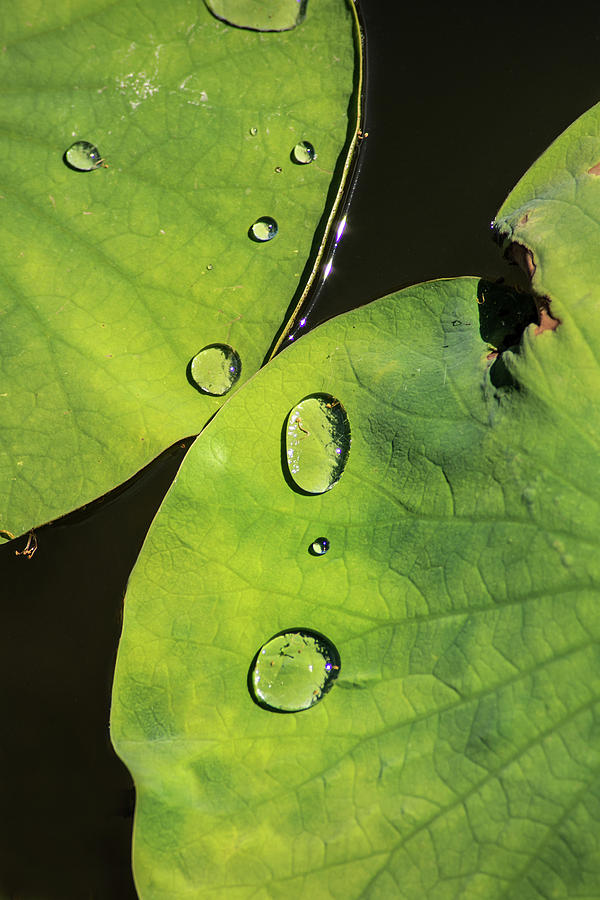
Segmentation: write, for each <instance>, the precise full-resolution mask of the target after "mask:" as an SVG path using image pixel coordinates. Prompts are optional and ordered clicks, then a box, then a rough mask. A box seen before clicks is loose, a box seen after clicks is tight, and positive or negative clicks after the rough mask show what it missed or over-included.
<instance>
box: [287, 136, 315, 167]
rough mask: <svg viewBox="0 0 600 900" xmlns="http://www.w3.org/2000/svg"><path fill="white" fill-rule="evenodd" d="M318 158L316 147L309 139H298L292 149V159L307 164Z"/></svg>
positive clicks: (303, 164) (302, 164)
mask: <svg viewBox="0 0 600 900" xmlns="http://www.w3.org/2000/svg"><path fill="white" fill-rule="evenodd" d="M316 158H317V154H316V152H315V148H314V147H313V145H312V144H311V143H310V142H309V141H298V143H297V144H296V146H295V147H294V149H293V150H292V159H293V161H294V162H297V163H299V164H300V165H301V166H306V165H307V164H308V163H311V162H312V161H313V160H314V159H316Z"/></svg>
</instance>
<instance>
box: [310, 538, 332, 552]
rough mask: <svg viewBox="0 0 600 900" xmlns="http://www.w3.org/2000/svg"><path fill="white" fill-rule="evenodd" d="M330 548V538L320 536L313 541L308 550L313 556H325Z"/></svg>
mask: <svg viewBox="0 0 600 900" xmlns="http://www.w3.org/2000/svg"><path fill="white" fill-rule="evenodd" d="M328 550H329V540H328V538H326V537H319V538H317V539H316V540H314V541H313V542H312V544H311V545H310V547H309V548H308V552H309V553H311V554H312V555H313V556H323V554H324V553H327V551H328Z"/></svg>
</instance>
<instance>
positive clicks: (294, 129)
mask: <svg viewBox="0 0 600 900" xmlns="http://www.w3.org/2000/svg"><path fill="white" fill-rule="evenodd" d="M59 7H60V8H59ZM0 17H1V19H2V22H1V26H2V34H3V45H4V46H3V53H2V54H1V57H2V58H1V60H0V66H1V68H2V85H3V93H2V99H1V100H0V104H1V110H2V113H1V114H2V120H3V130H2V136H1V137H0V143H1V147H2V159H3V167H2V185H1V188H0V204H1V205H2V210H3V214H4V215H3V218H4V221H5V223H6V227H5V229H4V231H3V236H2V239H1V241H0V266H1V268H2V272H3V278H2V285H1V286H0V313H1V315H0V340H1V341H2V347H3V350H2V364H1V382H0V425H1V428H2V436H3V443H2V448H1V450H0V484H1V485H2V496H3V502H2V504H0V530H4V529H5V530H6V531H8V532H13V533H20V532H22V531H24V530H26V529H27V528H30V527H31V526H33V525H35V524H39V523H41V522H43V521H45V520H48V519H51V518H54V517H56V516H58V515H60V514H62V513H65V512H67V511H68V510H70V509H73V508H74V507H77V506H80V505H81V504H84V503H86V502H87V501H89V500H91V499H93V498H94V497H97V496H98V495H100V494H103V493H105V492H106V491H107V490H109V489H111V488H113V487H114V486H115V485H116V484H118V483H120V482H122V481H124V480H125V479H127V478H128V477H129V476H131V475H132V474H133V473H134V472H136V471H137V470H138V469H140V468H141V467H142V466H143V465H144V464H145V463H147V462H148V461H149V460H151V459H153V458H154V457H155V456H156V455H157V454H158V453H159V452H160V451H161V450H163V449H164V448H165V447H166V446H168V445H169V444H171V443H172V442H174V441H175V440H177V439H179V438H181V437H182V436H184V435H189V434H195V433H197V432H198V431H200V430H201V428H202V427H203V425H204V424H205V423H206V421H207V420H208V419H209V418H210V417H211V416H212V415H213V414H214V412H215V411H216V410H217V409H218V407H219V405H220V404H221V403H222V397H221V396H214V395H211V394H210V392H204V393H203V392H201V391H199V390H198V387H197V385H196V383H195V382H194V379H193V377H191V374H190V365H191V361H192V359H193V358H194V357H195V356H196V354H198V352H199V351H201V350H202V349H204V348H205V347H207V346H213V345H215V344H218V345H226V346H228V347H231V348H232V349H233V350H234V351H235V352H236V353H238V354H239V357H240V360H241V376H240V381H239V382H238V383H239V384H241V383H243V381H244V380H245V379H247V378H248V377H249V376H250V375H252V373H253V372H255V371H256V370H257V369H258V368H259V366H260V365H261V364H262V362H263V360H264V359H265V357H266V355H267V354H268V351H269V347H270V345H271V342H272V340H273V336H274V334H275V332H276V331H277V329H278V328H279V327H280V326H281V323H282V321H283V320H284V319H285V315H286V310H287V309H288V307H289V306H290V303H291V302H292V298H293V297H294V294H295V293H296V292H298V291H299V289H300V287H301V282H302V279H303V277H304V276H303V271H304V267H305V266H306V264H307V260H309V258H310V256H311V252H312V253H314V252H316V247H317V246H318V241H319V239H320V237H321V235H322V232H323V229H324V223H325V222H326V220H327V217H328V215H329V214H330V212H331V207H332V203H333V202H334V201H335V197H336V191H337V189H338V188H339V186H340V182H341V179H342V178H343V171H344V162H345V161H346V158H347V155H348V153H349V150H350V146H351V144H352V141H353V135H354V133H355V131H356V128H357V121H356V115H357V106H356V103H354V104H350V106H349V102H350V99H351V97H352V96H353V94H354V96H355V97H356V94H355V92H356V90H357V84H358V83H357V79H358V71H359V66H358V65H357V68H356V73H355V53H356V49H355V39H356V25H355V14H354V10H353V7H352V4H350V3H346V2H344V0H319V2H318V3H315V4H314V7H311V8H310V10H309V11H308V15H307V17H306V19H305V21H304V22H303V23H302V24H301V25H300V26H298V27H296V28H294V29H293V30H291V31H286V32H283V33H258V32H252V31H247V30H243V29H240V28H235V27H229V26H227V25H225V24H224V23H223V22H221V21H219V20H218V19H216V18H215V17H214V16H213V15H212V14H211V13H210V12H209V10H208V9H207V7H206V6H205V5H204V4H203V3H195V4H189V3H187V2H185V0H176V2H173V3H168V4H165V3H162V2H159V0H147V2H145V3H144V6H143V10H142V11H140V6H139V4H137V3H133V2H128V0H125V2H123V3H119V4H113V5H111V6H109V7H107V6H106V4H101V3H98V2H96V0H94V2H92V0H76V2H73V3H70V4H68V6H67V7H64V6H62V5H60V4H59V5H56V4H50V5H47V6H44V8H43V9H41V8H40V5H39V3H34V2H33V0H24V2H19V3H17V2H16V0H14V2H13V0H11V2H9V3H5V4H3V6H2V12H1V13H0ZM348 110H350V112H348ZM305 139H308V140H310V141H311V142H313V143H314V145H315V147H317V148H318V162H315V164H313V165H311V166H297V165H294V164H293V162H292V161H291V159H290V153H291V151H292V149H293V147H294V146H295V145H296V143H297V142H298V141H300V140H305ZM82 142H86V143H87V144H89V145H91V146H92V149H93V150H94V151H95V150H96V149H97V153H96V152H94V154H93V156H92V157H90V158H91V159H92V164H91V165H90V166H89V167H88V166H87V163H86V162H85V159H84V162H83V164H82V163H81V152H82V151H81V143H82ZM74 144H77V145H78V148H76V151H72V152H71V153H70V155H67V151H68V150H69V149H70V148H71V147H72V146H73V145H74ZM77 153H79V155H77ZM73 159H75V160H76V162H77V164H76V165H74V164H73ZM264 216H270V217H272V218H274V219H275V220H276V222H277V223H278V234H277V236H276V238H275V239H274V240H272V241H269V242H268V243H266V244H260V243H257V242H255V241H252V240H251V239H250V236H249V229H250V227H251V226H252V224H253V223H254V222H255V221H256V220H257V219H259V218H261V217H264ZM315 236H316V237H315Z"/></svg>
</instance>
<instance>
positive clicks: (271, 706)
mask: <svg viewBox="0 0 600 900" xmlns="http://www.w3.org/2000/svg"><path fill="white" fill-rule="evenodd" d="M340 667H341V662H340V655H339V653H338V651H337V648H336V647H335V645H334V644H333V643H332V642H331V641H330V640H329V638H326V637H325V635H323V634H320V633H319V632H318V631H313V630H312V629H311V628H292V629H290V630H288V631H282V632H280V633H279V634H276V635H274V637H272V638H271V639H270V640H269V641H267V642H266V644H263V646H262V647H261V648H260V650H259V651H258V653H257V654H256V656H255V657H254V660H253V661H252V665H251V666H250V671H249V673H248V685H249V688H250V693H251V695H252V697H253V699H254V701H255V702H256V703H257V704H258V705H259V706H262V707H263V708H264V709H268V710H271V711H273V712H284V713H292V712H301V711H302V710H304V709H310V707H311V706H314V705H315V703H318V702H319V700H322V699H323V697H324V696H325V694H326V693H327V692H328V691H329V690H331V688H332V687H333V684H334V682H335V680H336V678H337V677H338V675H339V672H340Z"/></svg>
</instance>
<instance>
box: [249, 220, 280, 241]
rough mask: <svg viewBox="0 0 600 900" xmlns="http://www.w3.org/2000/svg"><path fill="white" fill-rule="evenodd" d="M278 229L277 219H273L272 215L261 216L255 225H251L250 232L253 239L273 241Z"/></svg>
mask: <svg viewBox="0 0 600 900" xmlns="http://www.w3.org/2000/svg"><path fill="white" fill-rule="evenodd" d="M278 231H279V226H278V224H277V222H276V221H275V219H272V218H271V216H261V217H260V219H257V220H256V222H255V223H254V225H251V226H250V232H249V233H250V237H252V238H253V240H255V241H261V242H262V241H272V240H273V238H274V237H275V235H276V234H277V232H278Z"/></svg>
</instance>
